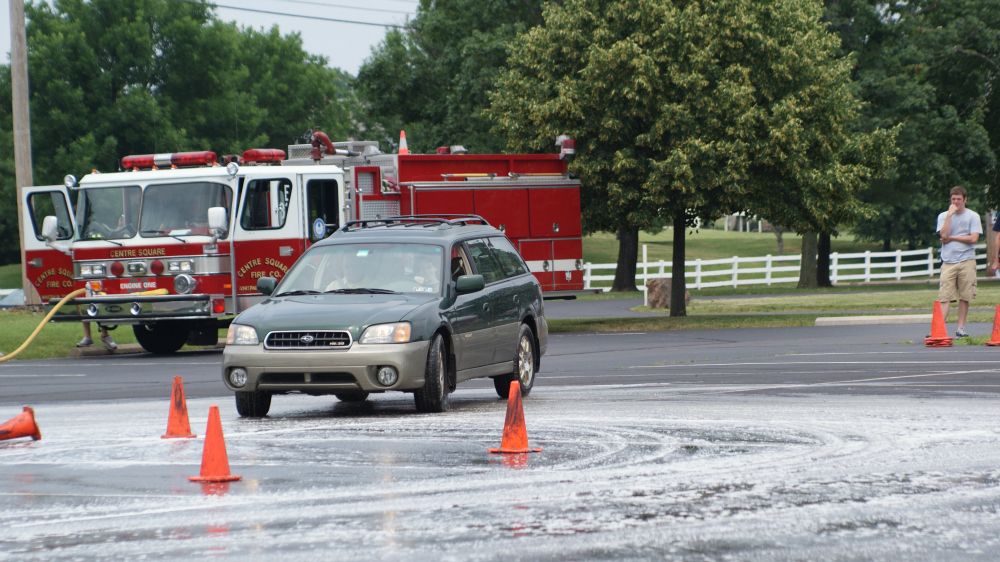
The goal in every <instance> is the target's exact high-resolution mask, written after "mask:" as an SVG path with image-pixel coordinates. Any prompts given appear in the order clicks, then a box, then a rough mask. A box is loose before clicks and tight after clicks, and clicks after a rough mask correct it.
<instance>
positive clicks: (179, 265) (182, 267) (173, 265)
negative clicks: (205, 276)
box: [167, 260, 194, 273]
mask: <svg viewBox="0 0 1000 562" xmlns="http://www.w3.org/2000/svg"><path fill="white" fill-rule="evenodd" d="M193 269H194V263H193V262H192V261H191V260H171V261H168V262H167V271H169V272H170V273H189V272H190V271H191V270H193Z"/></svg>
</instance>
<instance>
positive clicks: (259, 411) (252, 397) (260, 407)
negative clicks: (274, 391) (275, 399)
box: [236, 390, 271, 418]
mask: <svg viewBox="0 0 1000 562" xmlns="http://www.w3.org/2000/svg"><path fill="white" fill-rule="evenodd" d="M270 409H271V393H270V392H261V391H259V390H253V391H249V392H244V391H240V392H237V393H236V412H237V413H239V415H240V416H242V417H244V418H262V417H264V416H266V415H267V411H268V410H270Z"/></svg>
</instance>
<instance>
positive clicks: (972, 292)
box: [938, 260, 976, 302]
mask: <svg viewBox="0 0 1000 562" xmlns="http://www.w3.org/2000/svg"><path fill="white" fill-rule="evenodd" d="M974 298H976V260H965V261H963V262H958V263H944V264H941V288H940V289H939V290H938V300H940V301H941V302H951V301H955V300H960V301H966V302H972V299H974Z"/></svg>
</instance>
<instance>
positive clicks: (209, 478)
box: [188, 404, 240, 482]
mask: <svg viewBox="0 0 1000 562" xmlns="http://www.w3.org/2000/svg"><path fill="white" fill-rule="evenodd" d="M239 479H240V477H239V476H236V475H235V474H230V473H229V456H228V455H227V454H226V440H225V439H224V438H223V437H222V421H221V420H220V418H219V407H218V406H216V405H215V404H213V405H212V407H211V408H209V409H208V427H207V428H206V429H205V449H204V450H203V451H202V453H201V473H200V474H199V475H198V476H189V477H188V480H190V481H192V482H232V481H234V480H239Z"/></svg>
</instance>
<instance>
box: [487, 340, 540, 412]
mask: <svg viewBox="0 0 1000 562" xmlns="http://www.w3.org/2000/svg"><path fill="white" fill-rule="evenodd" d="M513 381H517V382H519V383H520V384H521V396H527V395H528V394H529V393H530V392H531V387H533V386H534V385H535V333H534V332H532V331H531V326H528V325H527V324H521V330H520V332H519V333H518V335H517V348H515V350H514V372H512V373H510V374H509V375H501V376H499V377H493V388H494V389H496V391H497V396H499V397H500V398H504V399H506V398H507V397H508V396H510V383H511V382H513Z"/></svg>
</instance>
